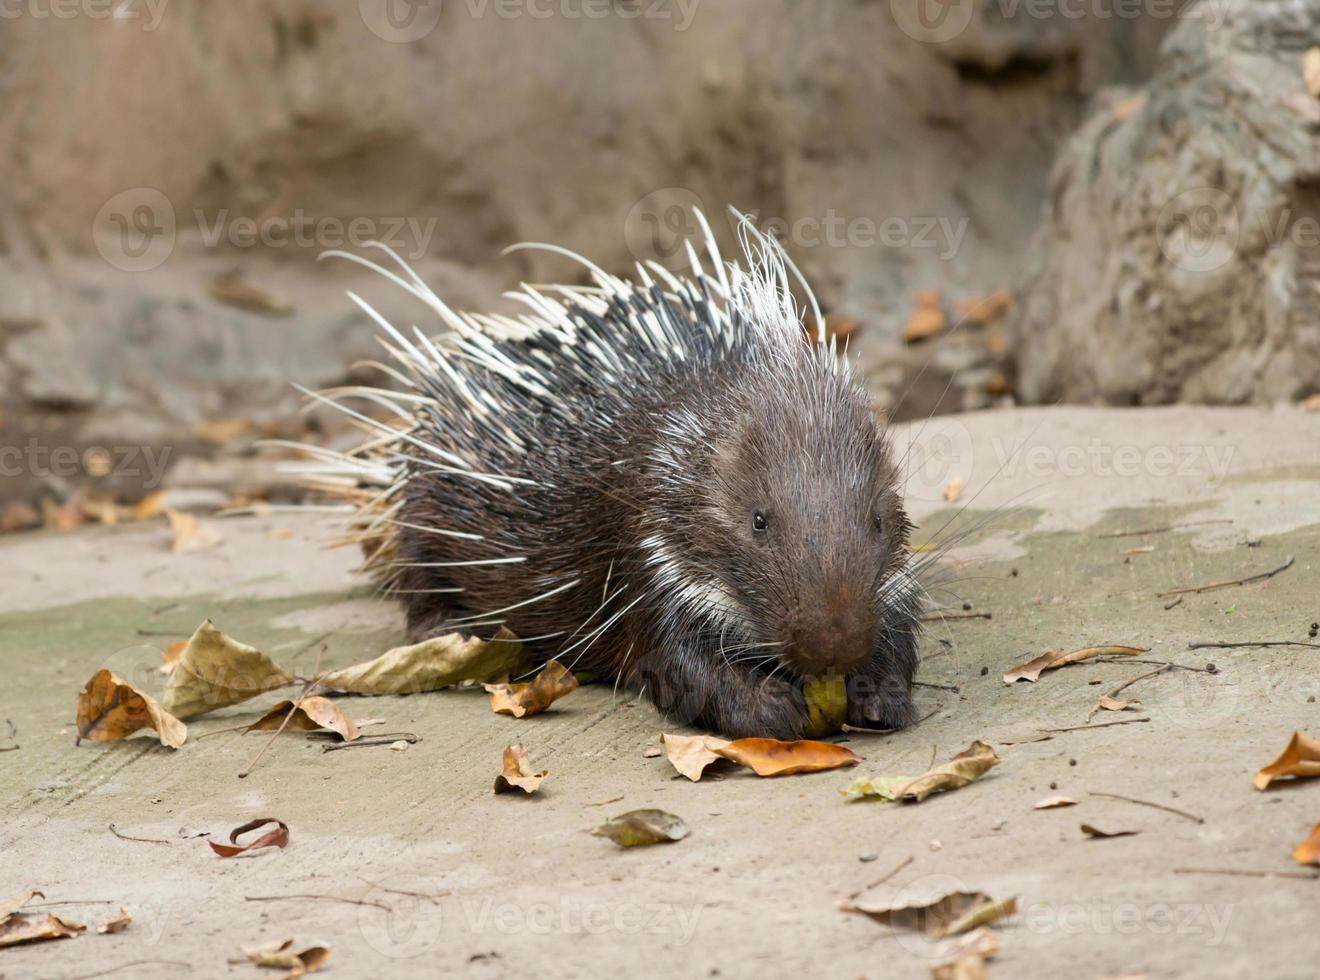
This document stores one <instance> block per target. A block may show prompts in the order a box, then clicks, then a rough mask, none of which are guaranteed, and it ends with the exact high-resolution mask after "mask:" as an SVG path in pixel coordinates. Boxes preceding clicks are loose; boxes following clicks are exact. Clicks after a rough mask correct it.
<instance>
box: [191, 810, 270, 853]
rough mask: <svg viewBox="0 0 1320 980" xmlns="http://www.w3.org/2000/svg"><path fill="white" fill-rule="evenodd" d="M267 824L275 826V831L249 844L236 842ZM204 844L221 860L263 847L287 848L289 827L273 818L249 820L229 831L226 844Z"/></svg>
mask: <svg viewBox="0 0 1320 980" xmlns="http://www.w3.org/2000/svg"><path fill="white" fill-rule="evenodd" d="M268 823H273V824H275V829H274V830H268V831H266V832H265V833H264V834H262V835H261V836H260V837H258V838H257V839H256V840H254V841H253V842H252V843H251V844H240V843H239V842H238V839H239V838H240V837H242V836H243V835H244V834H246V833H248V832H249V831H253V830H256V829H257V828H258V827H264V826H265V825H266V824H268ZM206 843H208V844H210V845H211V850H213V851H215V853H216V854H219V855H220V856H221V857H222V858H231V857H236V856H237V855H239V854H246V853H247V852H248V851H258V850H261V849H262V848H263V847H285V846H287V845H288V843H289V827H288V825H287V824H286V823H285V822H284V821H283V820H276V819H275V818H274V817H260V818H258V819H257V820H249V821H248V822H247V823H245V824H243V825H242V826H240V827H235V828H234V829H233V830H231V831H230V832H229V843H228V844H217V843H216V842H215V841H213V840H209V841H207V842H206Z"/></svg>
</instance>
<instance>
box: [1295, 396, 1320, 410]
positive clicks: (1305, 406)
mask: <svg viewBox="0 0 1320 980" xmlns="http://www.w3.org/2000/svg"><path fill="white" fill-rule="evenodd" d="M1298 404H1299V405H1300V406H1301V409H1302V411H1304V412H1320V395H1312V396H1311V397H1310V398H1303V399H1302V400H1301V401H1300V402H1299V403H1298Z"/></svg>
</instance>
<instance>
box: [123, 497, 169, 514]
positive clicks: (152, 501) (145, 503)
mask: <svg viewBox="0 0 1320 980" xmlns="http://www.w3.org/2000/svg"><path fill="white" fill-rule="evenodd" d="M169 494H170V492H169V491H168V490H157V491H156V492H155V493H149V494H147V495H146V496H145V497H143V498H142V499H141V500H139V501H138V502H137V503H136V504H134V505H133V506H132V507H131V508H130V509H129V511H128V513H129V516H130V517H132V518H133V520H135V521H149V520H151V519H152V518H153V517H157V516H159V515H161V514H163V513H165V501H166V500H167V499H168V498H169Z"/></svg>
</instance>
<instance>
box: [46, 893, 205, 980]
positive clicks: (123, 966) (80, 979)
mask: <svg viewBox="0 0 1320 980" xmlns="http://www.w3.org/2000/svg"><path fill="white" fill-rule="evenodd" d="M28 907H29V908H31V906H28ZM130 966H181V967H183V968H184V969H186V970H191V969H192V964H191V963H184V962H183V961H181V960H133V961H132V962H130V963H120V964H119V965H118V966H111V967H107V968H106V969H104V970H97V971H96V972H95V973H79V974H77V975H76V976H71V977H64V978H63V980H92V978H93V977H104V976H108V975H109V974H111V973H118V972H119V971H120V970H127V969H128V968H129V967H130Z"/></svg>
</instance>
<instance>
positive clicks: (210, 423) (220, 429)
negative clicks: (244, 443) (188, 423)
mask: <svg viewBox="0 0 1320 980" xmlns="http://www.w3.org/2000/svg"><path fill="white" fill-rule="evenodd" d="M251 428H252V423H251V422H250V421H249V420H248V419H208V420H207V421H205V422H198V423H197V424H196V425H194V426H193V435H195V436H196V437H197V438H198V439H201V440H202V441H203V442H209V443H210V444H211V445H213V446H224V445H228V444H229V443H231V442H233V441H234V440H235V439H237V438H238V437H239V436H242V435H244V434H246V433H247V432H248V431H249V430H250V429H251Z"/></svg>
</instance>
